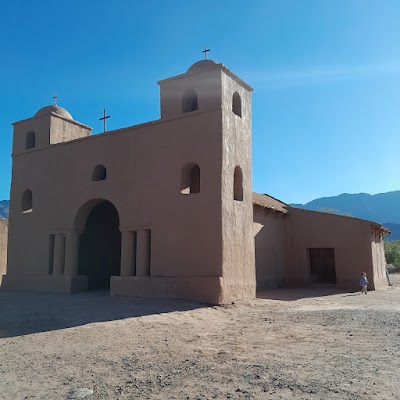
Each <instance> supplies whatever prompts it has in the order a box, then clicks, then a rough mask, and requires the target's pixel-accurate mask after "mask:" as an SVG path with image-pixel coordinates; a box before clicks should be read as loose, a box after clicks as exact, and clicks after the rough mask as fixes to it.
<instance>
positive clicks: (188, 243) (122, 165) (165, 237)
mask: <svg viewBox="0 0 400 400" xmlns="http://www.w3.org/2000/svg"><path fill="white" fill-rule="evenodd" d="M221 131H222V115H221V108H220V107H219V108H218V109H216V110H207V111H206V112H202V111H200V110H199V111H196V112H192V113H190V114H184V115H182V116H180V117H177V118H173V119H167V120H159V121H154V122H151V123H147V124H144V125H139V126H135V127H130V128H126V129H121V130H119V131H113V132H107V133H105V134H101V135H96V136H92V137H89V138H83V139H78V140H75V141H72V142H67V143H60V144H57V145H56V146H50V147H46V148H39V149H33V150H30V151H27V152H24V153H20V154H13V180H12V188H11V202H10V236H12V237H13V241H12V242H10V244H9V269H8V274H7V278H8V282H9V286H10V287H16V288H18V287H21V288H26V286H28V287H29V288H30V289H37V290H46V289H47V290H49V289H50V288H51V283H49V279H48V278H47V277H46V276H47V274H48V264H49V262H48V260H49V234H59V233H61V234H68V232H70V231H71V230H73V229H75V228H78V227H79V228H83V227H84V226H78V225H80V223H81V222H82V221H76V217H77V215H78V211H79V210H80V209H81V208H82V206H84V205H85V204H87V203H88V202H90V201H93V200H94V199H105V200H108V201H110V202H112V203H113V204H114V206H115V207H116V208H117V210H118V213H119V218H120V228H121V230H122V231H131V232H137V231H141V230H148V231H150V235H151V245H150V248H151V250H150V251H151V254H150V258H151V271H150V275H151V276H155V277H159V278H163V277H165V278H167V277H185V278H186V280H185V282H184V283H183V284H184V285H185V288H186V291H187V292H189V296H187V297H186V298H189V299H190V298H192V299H194V300H201V301H205V302H211V303H218V302H219V297H218V296H219V295H220V293H219V292H218V293H216V292H215V290H214V288H215V287H218V288H219V289H218V290H220V287H221V281H220V277H221V276H222V238H221V231H222V215H221V168H222V165H221V152H222V137H221V136H222V135H221ZM188 162H196V163H197V164H198V165H199V166H200V169H201V191H200V193H194V194H190V195H182V194H181V192H180V189H181V187H180V184H181V175H182V169H183V167H184V165H185V164H186V163H188ZM98 164H102V165H104V166H105V167H106V168H107V179H106V180H104V181H97V182H93V181H92V172H93V169H94V167H95V166H96V165H98ZM26 189H31V190H32V193H33V212H31V213H22V212H21V198H22V194H23V192H24V191H25V190H26ZM250 193H251V192H250ZM232 201H233V200H232ZM83 225H84V219H83ZM21 248H23V249H24V251H20V249H21ZM24 274H26V276H25V278H26V279H25V278H24V279H25V280H23V278H22V276H23V275H24ZM41 277H43V279H42V278H41ZM198 277H208V278H209V279H208V280H204V281H203V283H202V287H203V289H204V291H203V292H202V293H201V294H200V295H198V294H197V292H198V291H197V289H196V287H197V284H196V279H197V278H198ZM57 279H61V278H57ZM66 279H67V278H66ZM68 279H69V278H68ZM128 281H129V282H128ZM146 282H147V281H146ZM146 282H144V283H143V282H139V283H137V282H134V280H125V282H122V281H121V279H118V280H115V281H114V282H112V285H111V292H112V293H114V294H118V293H121V292H124V293H126V291H127V290H128V291H130V293H131V295H135V290H136V289H137V288H138V287H142V286H141V285H142V284H145V285H147V289H146V290H147V294H148V295H153V296H154V295H157V293H154V292H153V287H151V285H150V284H148V282H147V283H146ZM3 284H4V282H3ZM179 284H180V283H179V282H175V281H171V280H169V281H167V280H166V281H165V285H167V286H168V285H169V288H170V291H171V290H172V291H173V290H174V287H176V286H177V285H178V286H179ZM59 285H60V286H59V287H60V288H63V289H62V291H67V290H68V289H67V288H68V285H70V286H71V285H72V283H68V284H65V285H64V284H63V283H60V284H59ZM77 285H78V287H79V286H80V283H77ZM174 285H175V286H174ZM207 287H209V288H210V290H209V291H207ZM64 289H65V290H64ZM60 290H61V289H60ZM141 290H142V292H143V288H141ZM176 292H177V293H178V294H179V293H181V292H180V291H179V290H178V289H176ZM190 293H192V294H193V295H192V296H190ZM184 296H186V293H185V294H184ZM178 297H179V296H178Z"/></svg>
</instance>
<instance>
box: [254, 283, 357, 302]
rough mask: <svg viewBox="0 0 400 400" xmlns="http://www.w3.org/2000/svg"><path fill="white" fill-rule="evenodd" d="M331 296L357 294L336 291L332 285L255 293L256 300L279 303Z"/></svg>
mask: <svg viewBox="0 0 400 400" xmlns="http://www.w3.org/2000/svg"><path fill="white" fill-rule="evenodd" d="M333 294H342V295H347V296H351V295H355V294H357V292H355V293H354V292H349V291H344V290H338V289H336V287H335V286H334V285H317V286H309V287H307V288H293V289H287V288H284V289H269V290H261V291H257V298H258V299H268V300H280V301H295V300H300V299H306V298H313V297H315V298H317V297H323V296H331V295H333Z"/></svg>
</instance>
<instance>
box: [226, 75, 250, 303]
mask: <svg viewBox="0 0 400 400" xmlns="http://www.w3.org/2000/svg"><path fill="white" fill-rule="evenodd" d="M222 88H223V90H222V105H223V107H222V127H223V135H222V138H223V142H222V185H221V186H222V190H221V192H222V193H221V195H222V221H223V224H222V240H223V246H222V249H223V280H224V282H223V283H224V290H223V296H224V298H225V299H226V300H227V301H228V302H229V301H230V300H234V299H249V298H255V295H256V277H255V256H254V236H253V198H252V196H253V192H252V183H251V167H252V165H251V160H252V159H251V92H250V91H249V90H248V89H246V88H244V87H243V86H241V85H239V83H238V82H236V81H235V80H233V79H231V77H230V76H228V75H227V74H225V73H223V74H222ZM235 92H237V93H239V95H240V97H241V116H239V115H236V114H235V113H233V112H232V97H233V94H234V93H235ZM235 167H239V168H240V169H241V171H242V174H243V181H242V186H243V199H242V200H234V171H235Z"/></svg>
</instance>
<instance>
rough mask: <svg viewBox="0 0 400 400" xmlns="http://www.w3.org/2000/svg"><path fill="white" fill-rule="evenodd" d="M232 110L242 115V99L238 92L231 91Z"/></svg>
mask: <svg viewBox="0 0 400 400" xmlns="http://www.w3.org/2000/svg"><path fill="white" fill-rule="evenodd" d="M232 111H233V113H234V114H236V115H237V116H239V117H242V99H241V98H240V95H239V93H238V92H235V93H233V96H232Z"/></svg>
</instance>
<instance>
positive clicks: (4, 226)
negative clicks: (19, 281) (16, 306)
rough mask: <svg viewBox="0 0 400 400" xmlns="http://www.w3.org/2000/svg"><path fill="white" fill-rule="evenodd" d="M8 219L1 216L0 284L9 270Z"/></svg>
mask: <svg viewBox="0 0 400 400" xmlns="http://www.w3.org/2000/svg"><path fill="white" fill-rule="evenodd" d="M7 237H8V221H7V220H6V219H1V218H0V285H1V282H2V279H3V275H5V274H6V270H7Z"/></svg>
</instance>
